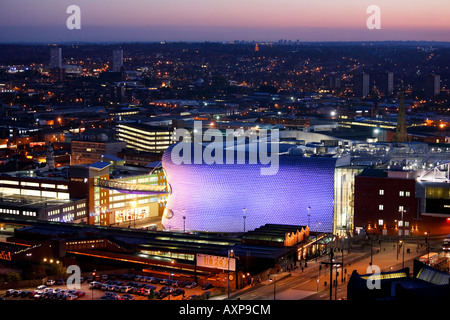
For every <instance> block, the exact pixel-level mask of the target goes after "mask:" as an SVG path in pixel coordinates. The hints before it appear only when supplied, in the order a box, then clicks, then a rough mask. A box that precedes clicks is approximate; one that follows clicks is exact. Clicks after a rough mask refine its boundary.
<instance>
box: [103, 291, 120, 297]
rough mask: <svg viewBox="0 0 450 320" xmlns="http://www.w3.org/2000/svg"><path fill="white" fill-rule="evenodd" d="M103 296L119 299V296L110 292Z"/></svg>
mask: <svg viewBox="0 0 450 320" xmlns="http://www.w3.org/2000/svg"><path fill="white" fill-rule="evenodd" d="M105 296H109V297H116V298H119V295H118V294H117V293H116V292H111V291H108V292H105Z"/></svg>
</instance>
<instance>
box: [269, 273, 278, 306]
mask: <svg viewBox="0 0 450 320" xmlns="http://www.w3.org/2000/svg"><path fill="white" fill-rule="evenodd" d="M269 281H270V282H273V300H276V299H275V282H276V281H275V275H274V276H273V279H269Z"/></svg>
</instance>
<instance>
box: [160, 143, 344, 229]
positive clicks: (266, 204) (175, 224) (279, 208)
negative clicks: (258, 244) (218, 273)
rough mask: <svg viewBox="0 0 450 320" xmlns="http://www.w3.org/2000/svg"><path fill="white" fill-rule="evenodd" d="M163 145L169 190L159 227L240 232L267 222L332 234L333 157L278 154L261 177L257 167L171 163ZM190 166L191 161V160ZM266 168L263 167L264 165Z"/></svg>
mask: <svg viewBox="0 0 450 320" xmlns="http://www.w3.org/2000/svg"><path fill="white" fill-rule="evenodd" d="M173 147H174V145H172V146H171V147H169V148H168V149H167V150H166V152H165V153H164V155H163V160H162V165H163V168H164V170H165V172H166V178H167V181H168V183H169V185H170V188H171V194H170V195H169V196H168V200H167V204H166V212H165V214H164V217H163V219H162V223H163V226H164V227H165V228H166V229H169V230H183V211H184V212H185V216H186V219H185V221H184V222H185V227H186V230H195V231H210V232H242V231H244V219H243V208H246V219H245V220H246V221H245V229H246V231H249V230H253V229H255V228H257V227H259V226H262V225H264V224H267V223H273V224H291V225H307V224H308V210H307V208H308V206H310V207H311V209H310V218H309V226H310V229H311V230H312V231H316V230H317V231H322V232H332V230H333V196H334V194H333V185H334V169H335V165H336V159H334V158H329V157H303V156H301V155H280V157H279V170H278V172H277V173H276V174H275V175H261V171H260V169H261V167H263V165H262V164H249V163H248V162H247V163H245V164H237V163H236V162H235V163H233V164H213V165H207V164H205V163H202V164H179V165H178V164H174V163H173V161H172V158H171V150H172V149H173ZM192 163H193V161H192ZM266 167H267V165H266Z"/></svg>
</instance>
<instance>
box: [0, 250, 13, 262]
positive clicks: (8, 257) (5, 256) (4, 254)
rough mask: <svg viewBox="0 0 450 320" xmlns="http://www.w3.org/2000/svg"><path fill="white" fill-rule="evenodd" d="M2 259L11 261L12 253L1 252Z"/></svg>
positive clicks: (0, 257)
mask: <svg viewBox="0 0 450 320" xmlns="http://www.w3.org/2000/svg"><path fill="white" fill-rule="evenodd" d="M0 259H2V260H8V261H11V252H9V251H8V252H6V251H0Z"/></svg>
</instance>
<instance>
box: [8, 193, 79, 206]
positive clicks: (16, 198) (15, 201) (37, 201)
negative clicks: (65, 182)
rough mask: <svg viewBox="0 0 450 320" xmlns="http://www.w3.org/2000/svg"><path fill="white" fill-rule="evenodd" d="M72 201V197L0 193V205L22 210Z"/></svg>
mask: <svg viewBox="0 0 450 320" xmlns="http://www.w3.org/2000/svg"><path fill="white" fill-rule="evenodd" d="M76 200H78V199H76ZM72 201H74V199H52V198H46V197H38V196H23V195H8V194H0V207H15V208H21V209H24V210H26V209H37V210H39V209H43V208H51V207H55V206H60V205H64V204H68V203H70V202H72Z"/></svg>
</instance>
